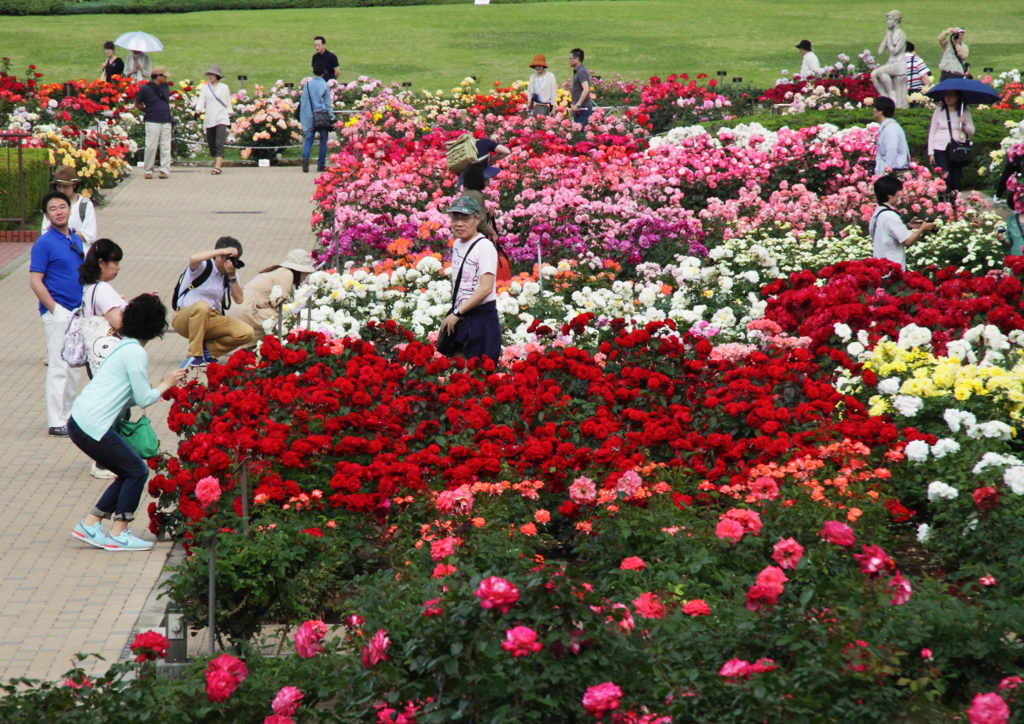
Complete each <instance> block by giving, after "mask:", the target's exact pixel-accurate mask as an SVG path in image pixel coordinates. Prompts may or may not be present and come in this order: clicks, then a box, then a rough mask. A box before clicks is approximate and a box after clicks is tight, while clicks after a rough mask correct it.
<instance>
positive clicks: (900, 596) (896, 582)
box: [888, 571, 914, 606]
mask: <svg viewBox="0 0 1024 724" xmlns="http://www.w3.org/2000/svg"><path fill="white" fill-rule="evenodd" d="M888 588H889V590H891V591H892V599H891V600H890V601H889V605H890V606H902V605H903V604H904V603H906V602H907V601H909V600H910V594H912V593H913V592H914V589H913V587H912V586H911V585H910V581H908V580H907V579H906V578H904V577H903V574H902V573H900V572H899V571H896V575H895V576H893V577H892V578H891V579H890V580H889V585H888Z"/></svg>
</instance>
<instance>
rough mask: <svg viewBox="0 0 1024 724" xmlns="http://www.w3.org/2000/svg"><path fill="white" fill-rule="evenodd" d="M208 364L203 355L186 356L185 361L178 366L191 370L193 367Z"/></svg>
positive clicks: (181, 368)
mask: <svg viewBox="0 0 1024 724" xmlns="http://www.w3.org/2000/svg"><path fill="white" fill-rule="evenodd" d="M207 364H208V363H207V361H206V359H204V358H203V357H186V358H185V361H184V362H182V363H181V364H180V365H179V366H178V369H179V370H190V369H192V368H193V367H206V365H207Z"/></svg>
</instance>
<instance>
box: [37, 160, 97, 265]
mask: <svg viewBox="0 0 1024 724" xmlns="http://www.w3.org/2000/svg"><path fill="white" fill-rule="evenodd" d="M80 181H81V179H79V178H78V172H77V171H75V168H74V166H60V167H58V168H57V171H56V172H55V173H54V174H53V181H51V182H50V190H51V191H60V192H61V193H62V194H64V195H65V196H67V197H68V201H70V202H71V216H69V217H68V228H69V229H70V230H71V231H72V232H73V233H75V234H77V235H78V236H79V237H80V238H81V239H82V246H83V248H84V249H85V251H87V252H88V251H89V246H90V245H91V244H92V243H93V242H94V241H96V234H97V231H96V208H95V207H94V206H93V205H92V201H90V200H89V199H87V198H85V197H84V196H82V195H80V194H79V193H77V192H78V184H79V183H80ZM49 228H50V220H49V219H47V218H46V216H45V215H44V216H43V227H42V229H41V230H40V231H41V232H42V233H46V231H47V229H49Z"/></svg>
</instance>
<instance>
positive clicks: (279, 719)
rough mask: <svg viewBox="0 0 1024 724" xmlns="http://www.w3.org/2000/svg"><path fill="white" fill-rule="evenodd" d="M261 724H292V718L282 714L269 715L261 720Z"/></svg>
mask: <svg viewBox="0 0 1024 724" xmlns="http://www.w3.org/2000/svg"><path fill="white" fill-rule="evenodd" d="M263 724H292V718H291V717H290V716H285V715H284V714H271V715H270V716H268V717H267V718H266V719H264V720H263Z"/></svg>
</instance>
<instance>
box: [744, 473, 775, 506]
mask: <svg viewBox="0 0 1024 724" xmlns="http://www.w3.org/2000/svg"><path fill="white" fill-rule="evenodd" d="M749 487H750V494H751V495H753V496H754V500H775V499H776V498H777V497H779V484H778V483H776V482H775V480H774V479H773V478H769V477H768V476H767V475H762V476H761V477H759V478H758V479H757V480H755V481H754V482H752V483H751V484H750V486H749Z"/></svg>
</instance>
